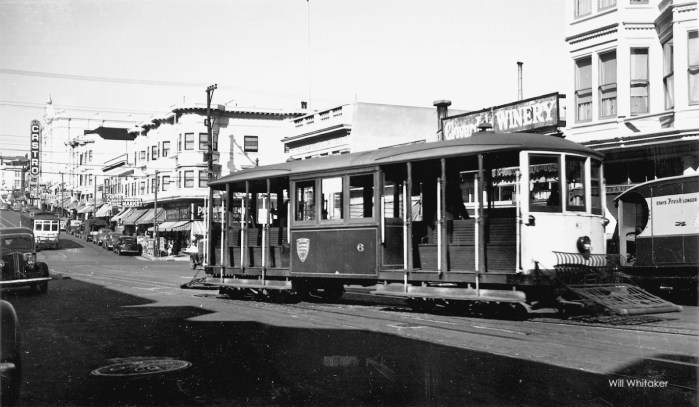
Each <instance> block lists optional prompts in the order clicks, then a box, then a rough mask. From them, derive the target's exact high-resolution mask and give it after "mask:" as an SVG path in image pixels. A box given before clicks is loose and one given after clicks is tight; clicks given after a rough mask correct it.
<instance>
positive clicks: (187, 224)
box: [171, 220, 192, 232]
mask: <svg viewBox="0 0 699 407" xmlns="http://www.w3.org/2000/svg"><path fill="white" fill-rule="evenodd" d="M191 229H192V222H191V221H188V220H181V221H179V222H177V223H176V224H175V225H174V226H173V227H172V229H171V230H172V231H173V232H188V231H190V230H191Z"/></svg>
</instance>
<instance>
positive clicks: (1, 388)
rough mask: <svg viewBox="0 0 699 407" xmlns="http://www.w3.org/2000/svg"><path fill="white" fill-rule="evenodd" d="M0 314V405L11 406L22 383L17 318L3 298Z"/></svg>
mask: <svg viewBox="0 0 699 407" xmlns="http://www.w3.org/2000/svg"><path fill="white" fill-rule="evenodd" d="M0 316H1V319H2V326H1V327H0V328H1V329H0V336H2V343H1V344H0V405H3V406H12V405H15V403H17V399H18V398H19V388H20V385H21V384H22V363H21V350H20V348H21V346H20V343H21V342H20V332H19V320H18V318H17V313H16V312H15V309H14V307H13V306H12V304H10V303H9V302H7V301H5V300H0Z"/></svg>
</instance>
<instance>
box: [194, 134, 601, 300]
mask: <svg viewBox="0 0 699 407" xmlns="http://www.w3.org/2000/svg"><path fill="white" fill-rule="evenodd" d="M602 171H603V166H602V154H601V153H599V152H596V151H594V150H592V149H589V148H586V147H584V146H581V145H579V144H576V143H573V142H571V141H568V140H564V139H562V138H559V137H554V136H546V135H539V134H527V133H495V132H490V131H484V132H479V133H476V134H474V135H473V136H471V137H469V138H465V139H458V140H450V141H440V142H432V143H416V144H410V145H402V146H396V147H389V148H384V149H378V150H374V151H367V152H358V153H352V154H344V155H336V156H330V157H321V158H315V159H308V160H301V161H291V162H286V163H280V164H275V165H268V166H259V167H254V168H249V169H244V170H241V171H239V172H235V173H232V174H230V175H228V176H226V177H223V178H221V179H218V180H215V181H212V182H211V183H209V186H210V188H213V189H214V192H215V191H222V192H223V193H222V205H221V206H217V207H216V211H217V212H219V211H220V212H219V214H220V216H215V217H214V219H213V221H211V222H209V229H208V230H209V234H208V236H207V237H208V242H210V244H207V250H208V251H211V256H210V257H211V261H210V264H205V265H204V269H205V270H206V279H205V280H206V284H207V285H215V286H219V287H220V288H221V289H222V291H226V292H236V293H237V292H240V291H241V290H247V291H253V292H256V293H266V294H271V295H281V296H286V295H289V294H291V295H294V294H299V295H302V296H305V295H308V296H311V297H317V298H322V299H327V300H332V299H334V298H337V297H339V296H340V295H342V293H343V290H344V287H345V286H349V285H361V286H371V287H375V289H374V291H373V293H374V294H376V295H383V296H391V297H402V298H405V299H406V300H408V303H409V304H411V305H414V306H416V308H421V309H422V308H423V306H424V304H429V306H432V305H433V304H434V303H435V302H452V303H453V302H461V301H466V302H469V303H472V302H474V301H476V302H486V303H498V304H504V305H505V306H511V307H513V308H518V307H519V308H524V309H531V307H532V306H541V305H542V304H549V303H554V302H555V301H556V300H557V299H559V298H560V296H561V292H562V291H563V290H564V289H565V288H564V287H562V285H561V281H560V279H559V278H558V276H557V274H558V273H559V270H558V266H560V265H567V266H570V265H571V263H574V264H575V265H576V266H582V267H567V268H566V269H565V271H566V272H568V273H569V274H575V273H577V272H585V273H587V272H589V271H590V270H591V269H592V267H591V266H596V265H598V266H602V267H607V266H608V265H609V264H608V263H609V259H608V256H607V255H606V244H605V227H606V225H607V223H608V220H607V219H605V218H604V211H603V205H602V203H603V202H604V201H605V196H604V185H603V172H602ZM406 203H407V204H406ZM207 258H209V257H207V253H204V259H207ZM571 270H572V271H571ZM568 277H570V275H568ZM580 278H584V277H583V276H580Z"/></svg>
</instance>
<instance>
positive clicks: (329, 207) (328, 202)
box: [320, 177, 343, 220]
mask: <svg viewBox="0 0 699 407" xmlns="http://www.w3.org/2000/svg"><path fill="white" fill-rule="evenodd" d="M320 194H321V195H320V197H321V201H322V205H323V206H322V214H321V219H323V220H340V219H342V218H343V216H342V178H341V177H337V178H324V179H322V180H321V182H320Z"/></svg>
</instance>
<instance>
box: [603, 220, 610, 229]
mask: <svg viewBox="0 0 699 407" xmlns="http://www.w3.org/2000/svg"><path fill="white" fill-rule="evenodd" d="M607 225H609V219H607V218H604V219H602V226H604V227H605V228H606V227H607Z"/></svg>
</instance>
